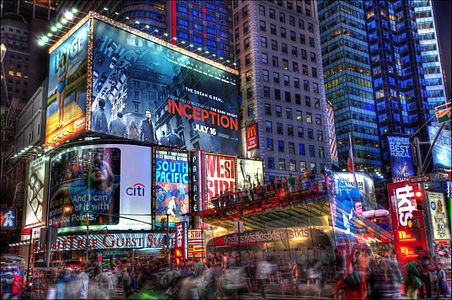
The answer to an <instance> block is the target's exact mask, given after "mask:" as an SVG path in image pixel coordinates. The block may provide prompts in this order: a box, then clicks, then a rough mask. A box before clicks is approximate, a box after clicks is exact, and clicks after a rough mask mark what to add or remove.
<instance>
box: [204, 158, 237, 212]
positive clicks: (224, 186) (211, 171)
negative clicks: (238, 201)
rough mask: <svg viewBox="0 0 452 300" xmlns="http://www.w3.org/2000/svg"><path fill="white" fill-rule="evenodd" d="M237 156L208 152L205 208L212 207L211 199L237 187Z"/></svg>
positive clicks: (206, 159)
mask: <svg viewBox="0 0 452 300" xmlns="http://www.w3.org/2000/svg"><path fill="white" fill-rule="evenodd" d="M235 166H236V163H235V157H234V156H225V155H218V154H206V156H205V168H206V187H207V195H206V196H207V197H206V198H207V199H205V201H206V205H205V208H207V209H208V208H211V207H212V205H210V201H211V200H210V199H212V197H214V196H215V195H217V194H218V195H219V194H220V192H224V191H225V190H228V191H233V190H234V189H235V187H236V170H235Z"/></svg>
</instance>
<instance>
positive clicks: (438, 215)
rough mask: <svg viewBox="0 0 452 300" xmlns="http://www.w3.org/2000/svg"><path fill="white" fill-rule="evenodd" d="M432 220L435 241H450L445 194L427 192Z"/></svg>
mask: <svg viewBox="0 0 452 300" xmlns="http://www.w3.org/2000/svg"><path fill="white" fill-rule="evenodd" d="M427 196H428V202H429V207H430V216H431V218H432V228H433V239H434V240H446V241H450V231H449V226H448V221H447V211H446V209H447V208H446V203H445V201H444V194H443V193H435V192H427Z"/></svg>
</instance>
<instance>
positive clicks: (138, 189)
mask: <svg viewBox="0 0 452 300" xmlns="http://www.w3.org/2000/svg"><path fill="white" fill-rule="evenodd" d="M144 190H145V185H144V184H142V183H135V184H134V185H132V186H130V187H128V188H127V189H126V194H127V195H128V196H141V197H143V196H144Z"/></svg>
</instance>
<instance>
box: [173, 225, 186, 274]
mask: <svg viewBox="0 0 452 300" xmlns="http://www.w3.org/2000/svg"><path fill="white" fill-rule="evenodd" d="M175 229H176V234H175V247H174V254H175V255H174V256H175V257H176V263H177V264H178V265H179V263H180V262H181V260H187V258H188V245H187V240H188V236H187V226H186V224H185V222H178V223H176V228H175Z"/></svg>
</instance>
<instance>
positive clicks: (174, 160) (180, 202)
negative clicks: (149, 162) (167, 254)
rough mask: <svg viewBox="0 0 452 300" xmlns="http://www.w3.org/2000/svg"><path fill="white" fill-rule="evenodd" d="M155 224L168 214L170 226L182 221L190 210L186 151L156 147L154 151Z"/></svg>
mask: <svg viewBox="0 0 452 300" xmlns="http://www.w3.org/2000/svg"><path fill="white" fill-rule="evenodd" d="M154 180H155V224H156V225H157V226H163V227H164V226H166V224H162V222H161V218H166V217H167V216H169V224H170V227H174V225H175V223H177V222H182V221H183V219H184V216H183V215H185V214H187V213H189V211H190V206H189V205H190V203H189V199H190V197H189V196H190V195H189V190H188V188H189V174H188V152H184V151H177V150H169V149H163V148H160V149H156V151H155V177H154Z"/></svg>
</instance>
